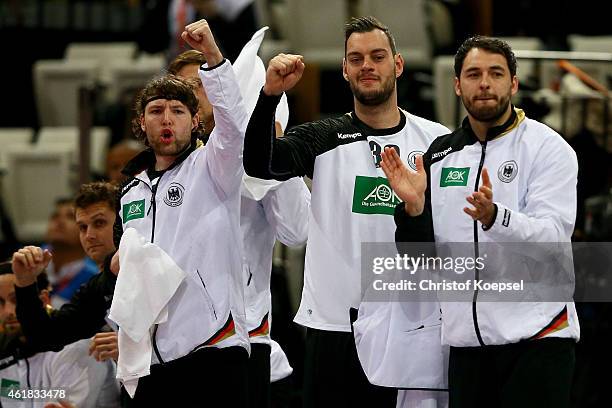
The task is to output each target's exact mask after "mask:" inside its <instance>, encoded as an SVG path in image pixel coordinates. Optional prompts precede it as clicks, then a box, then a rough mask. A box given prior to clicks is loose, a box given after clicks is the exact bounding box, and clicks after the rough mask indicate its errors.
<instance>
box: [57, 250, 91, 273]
mask: <svg viewBox="0 0 612 408" xmlns="http://www.w3.org/2000/svg"><path fill="white" fill-rule="evenodd" d="M84 257H85V253H84V252H83V250H82V249H81V247H80V246H79V247H71V246H66V245H59V246H57V245H53V265H54V267H55V273H56V274H57V273H58V272H59V271H60V269H62V268H63V267H64V265H66V264H69V263H70V262H73V261H76V260H79V259H81V258H84Z"/></svg>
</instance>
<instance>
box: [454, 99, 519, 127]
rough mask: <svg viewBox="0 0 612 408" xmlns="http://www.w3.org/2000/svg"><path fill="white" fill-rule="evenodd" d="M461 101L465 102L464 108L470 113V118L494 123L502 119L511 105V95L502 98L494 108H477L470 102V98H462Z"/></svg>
mask: <svg viewBox="0 0 612 408" xmlns="http://www.w3.org/2000/svg"><path fill="white" fill-rule="evenodd" d="M461 101H462V102H463V106H465V109H466V110H467V111H468V113H469V114H470V116H472V117H473V118H474V119H476V120H477V121H479V122H484V123H494V122H497V120H499V118H501V117H502V116H503V115H504V113H506V110H507V109H508V106H509V105H510V94H508V95H505V96H503V97H501V98H500V99H499V100H498V102H497V104H495V105H494V106H483V107H480V108H476V107H475V106H474V102H473V101H471V100H469V99H468V98H466V97H464V96H463V95H462V96H461Z"/></svg>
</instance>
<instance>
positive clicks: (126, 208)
mask: <svg viewBox="0 0 612 408" xmlns="http://www.w3.org/2000/svg"><path fill="white" fill-rule="evenodd" d="M144 206H145V200H144V199H142V200H138V201H132V202H131V203H127V204H123V222H124V223H126V222H128V221H129V220H135V219H136V218H144V213H145V208H144Z"/></svg>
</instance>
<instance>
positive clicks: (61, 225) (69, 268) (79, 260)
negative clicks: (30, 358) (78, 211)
mask: <svg viewBox="0 0 612 408" xmlns="http://www.w3.org/2000/svg"><path fill="white" fill-rule="evenodd" d="M45 242H46V244H45V245H43V248H44V249H45V250H46V251H47V252H48V253H49V254H53V260H52V261H51V262H50V263H49V265H48V266H47V271H48V275H49V281H50V282H51V286H52V288H53V290H52V293H51V304H52V305H53V307H54V308H56V309H57V308H59V307H60V306H61V305H62V304H64V303H66V302H68V301H69V300H70V299H71V298H72V296H73V295H74V294H75V293H76V291H77V290H78V288H79V287H80V286H81V285H82V284H83V283H85V282H87V281H88V280H89V278H91V277H92V276H94V275H95V274H96V273H98V266H97V265H96V263H95V261H93V260H92V259H91V258H89V257H88V256H87V255H86V253H85V250H84V248H83V246H81V242H80V241H79V229H78V226H77V223H76V219H75V209H74V201H73V200H72V199H69V198H65V199H59V200H58V201H57V202H56V204H55V209H54V211H53V213H52V214H51V217H50V218H49V222H48V224H47V233H46V237H45Z"/></svg>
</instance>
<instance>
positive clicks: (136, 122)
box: [132, 75, 204, 145]
mask: <svg viewBox="0 0 612 408" xmlns="http://www.w3.org/2000/svg"><path fill="white" fill-rule="evenodd" d="M195 86H196V84H195V83H194V82H193V81H189V80H187V79H184V78H181V77H178V76H176V75H166V76H163V77H160V78H155V79H153V80H151V81H149V83H148V84H147V85H145V87H144V88H143V89H142V90H141V91H140V92H139V93H138V96H137V97H136V102H135V104H134V111H135V113H136V115H135V117H134V119H132V131H133V132H134V136H135V137H136V138H137V139H141V140H144V142H145V145H148V142H147V135H146V134H145V133H144V132H143V131H142V129H141V127H140V116H141V115H144V112H145V108H146V106H147V104H148V103H149V102H151V101H153V100H155V99H169V100H177V101H180V102H182V103H183V104H184V105H185V106H186V107H187V109H189V112H191V116H194V115H195V114H196V113H198V106H199V101H198V98H197V97H196V95H195V93H194V91H195ZM203 131H204V129H203V127H202V124H201V123H200V124H198V126H197V127H196V128H195V129H194V130H193V131H192V135H193V136H196V137H197V136H199V135H200V134H202V133H203Z"/></svg>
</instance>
